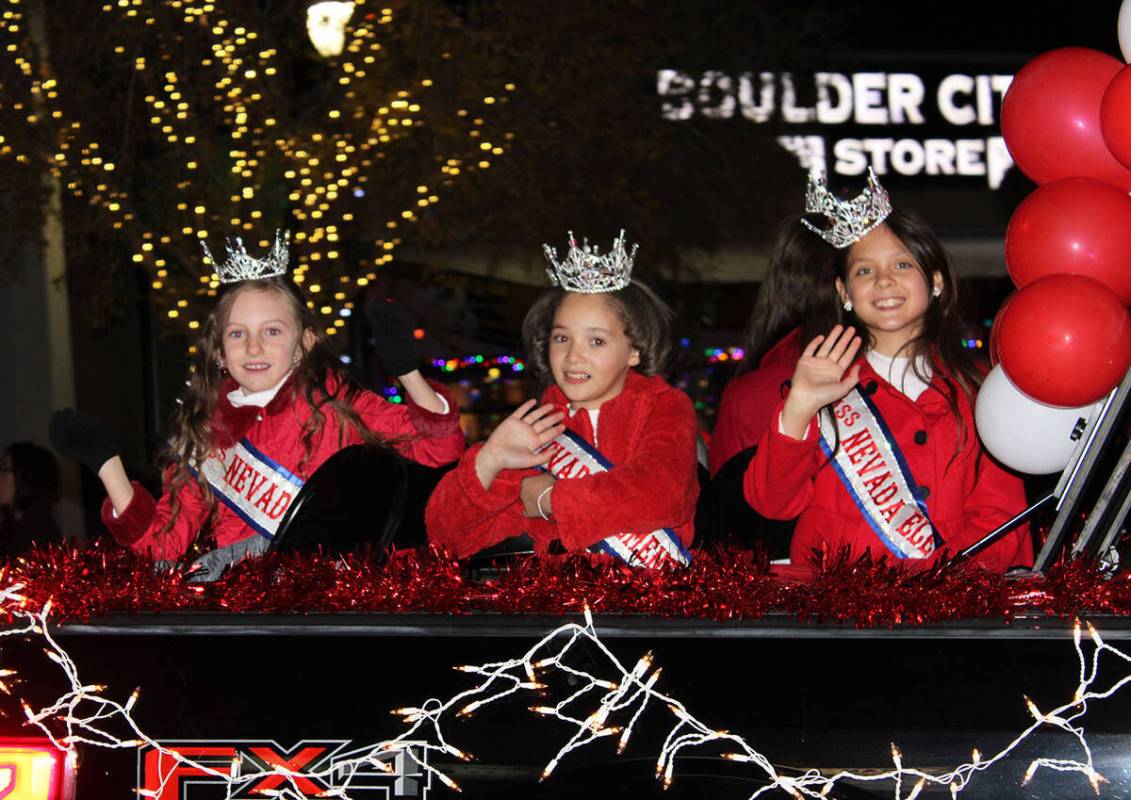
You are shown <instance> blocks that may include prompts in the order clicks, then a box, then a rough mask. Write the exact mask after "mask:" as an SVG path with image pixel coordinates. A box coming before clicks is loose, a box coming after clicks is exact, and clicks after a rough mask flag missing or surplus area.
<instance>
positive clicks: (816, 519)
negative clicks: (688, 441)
mask: <svg viewBox="0 0 1131 800" xmlns="http://www.w3.org/2000/svg"><path fill="white" fill-rule="evenodd" d="M858 363H859V364H860V365H861V370H860V386H861V387H863V389H862V390H863V391H866V392H868V393H869V394H870V395H871V399H872V402H873V403H875V405H876V407H877V408H878V409H879V410H880V413H881V414H882V415H883V417H884V420H885V421H886V422H887V425H888V428H889V429H890V430H891V433H892V436H894V437H895V440H896V441H897V442H898V443H899V446H900V448H901V449H902V450H903V454H904V457H905V458H906V460H907V464H908V466H909V468H910V470H911V473H912V475H913V476H914V480H916V481H918V483H919V485H920V487H921V488H922V489H923V490H924V493H925V494H926V495H927V498H926V505H927V510H928V512H929V513H930V515H931V521H932V522H933V523H934V525H935V528H936V530H937V531H938V533H939V535H940V536H941V537H942V539H943V544H942V547H941V548H940V549H939V552H940V553H941V551H942V550H943V549H946V550H949V551H950V553H951V554H952V555H953V554H954V553H955V552H957V551H959V550H961V549H962V548H964V547H967V546H968V545H971V544H973V543H974V542H976V541H978V539H980V538H981V537H982V536H983V535H985V534H986V533H989V532H990V531H991V530H993V529H994V528H996V527H997V526H998V525H1000V524H1001V523H1003V522H1005V521H1006V520H1008V519H1009V518H1010V517H1012V516H1013V515H1015V514H1017V513H1018V512H1019V511H1021V510H1022V509H1024V508H1025V505H1026V503H1025V492H1024V488H1023V486H1022V483H1021V480H1020V478H1018V477H1016V476H1014V475H1012V474H1010V473H1008V472H1006V471H1005V470H1004V469H1003V468H1001V467H1000V466H998V465H997V464H996V463H995V462H994V461H993V459H991V458H990V457H989V456H988V455H987V454H986V453H985V452H984V451H983V450H982V447H981V445H980V444H979V442H978V434H977V431H976V430H975V428H974V415H973V413H972V410H971V406H970V403H968V402H967V401H966V399H965V396H963V395H960V397H959V411H960V413H961V417H962V422H963V424H964V425H965V435H966V438H965V440H964V442H963V445H962V447H961V448H960V449H959V451H958V453H957V454H956V453H955V445H956V443H957V442H958V437H959V430H958V426H957V424H956V421H955V419H954V417H953V415H952V414H951V410H950V407H949V406H948V405H947V401H946V396H945V395H944V394H943V391H942V390H941V389H940V386H941V385H942V379H941V377H940V376H939V375H937V374H936V375H935V377H934V379H933V380H932V381H931V385H930V386H929V387H928V388H927V389H926V390H925V391H924V392H923V394H921V395H920V396H919V399H918V400H914V401H913V400H911V399H910V398H909V397H907V396H906V395H904V394H903V393H901V392H899V391H898V390H897V389H895V388H894V387H893V386H891V385H890V384H889V383H888V382H887V381H885V380H884V379H883V378H881V377H880V376H879V375H878V374H877V373H876V371H875V370H874V369H872V366H871V364H869V363H868V361H867V359H866V358H864V357H861V358H860V359H858ZM783 405H784V402H781V403H779V404H778V409H777V411H776V413H775V414H774V416H773V419H774V420H775V421H776V420H777V419H778V414H779V413H780V409H781V407H782V406H783ZM806 435H807V438H806V439H804V440H801V441H798V440H796V439H793V438H791V437H789V436H786V435H785V434H783V433H780V432H779V430H778V425H777V424H776V422H775V423H774V424H772V425H770V426H769V427H768V428H767V430H766V431H765V432H764V433H763V434H762V438H761V441H760V442H759V443H758V451H757V452H756V453H755V455H754V458H753V460H752V461H751V462H750V466H749V467H748V468H747V471H746V477H745V485H744V489H745V493H746V499H747V501H748V502H749V503H750V505H752V506H753V507H754V509H755V510H756V511H758V512H759V513H760V514H763V515H764V516H767V517H770V518H772V519H792V518H794V517H797V518H798V520H797V527H796V529H795V530H794V534H793V541H792V544H791V547H790V558H791V561H792V562H793V563H794V564H805V563H808V561H809V559H810V558H811V557H812V555H813V553H814V551H815V550H821V549H824V550H825V551H826V552H829V553H836V552H837V551H838V550H839V549H840V548H841V547H843V546H848V547H849V548H850V550H851V552H852V553H853V554H861V553H863V552H864V551H865V550H871V552H872V555H873V556H877V557H878V556H880V555H883V554H886V553H888V552H889V551H888V550H887V548H886V546H885V545H884V544H883V543H882V542H881V541H880V540H879V538H878V537H877V536H876V534H875V533H874V532H873V531H872V529H871V528H870V527H869V525H868V523H867V521H866V520H865V519H864V518H863V517H862V516H861V513H860V511H859V509H858V508H857V507H856V504H855V502H854V501H853V499H852V497H851V496H850V495H849V493H848V490H847V489H845V487H844V485H843V484H842V483H841V481H840V478H839V477H838V476H837V473H836V471H835V470H834V469H833V467H832V465H831V464H829V463H826V462H827V457H826V456H825V454H824V453H823V452H822V451H821V449H820V446H819V445H818V438H819V437H818V434H817V432H816V425H815V424H812V425H810V426H809V431H808V432H807V434H806ZM975 560H976V561H977V562H979V563H980V564H982V565H983V566H985V567H988V568H990V569H994V570H999V571H1003V570H1005V569H1007V568H1008V567H1012V566H1018V565H1022V566H1029V565H1031V564H1032V561H1033V546H1032V542H1031V540H1030V537H1029V528H1028V526H1025V525H1023V526H1021V527H1020V528H1019V529H1018V530H1015V531H1014V532H1013V533H1010V534H1009V535H1008V536H1006V537H1005V538H1004V539H1003V540H1001V541H999V542H998V543H997V544H995V545H993V546H992V547H990V548H988V549H987V550H983V551H982V553H981V554H979V555H978V556H977V557H976V558H975Z"/></svg>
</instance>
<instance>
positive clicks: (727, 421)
mask: <svg viewBox="0 0 1131 800" xmlns="http://www.w3.org/2000/svg"><path fill="white" fill-rule="evenodd" d="M799 335H800V331H799V330H794V331H792V332H791V333H789V334H788V335H786V336H785V337H784V338H782V339H781V340H780V341H779V342H778V343H777V344H775V345H774V346H773V347H771V348H770V349H769V350H768V351H767V352H766V354H765V355H764V356H762V360H761V361H760V362H759V363H758V368H757V369H755V370H753V371H752V372H747V373H745V374H743V375H739V376H738V377H737V378H735V379H734V380H732V381H731V382H730V383H728V384H727V386H726V389H724V390H723V399H722V400H721V401H720V403H719V415H718V417H717V418H716V419H715V432H714V434H713V435H712V436H711V449H710V451H709V452H708V455H707V461H708V464H709V466H710V468H711V477H714V476H715V474H716V473H717V472H718V471H719V470H720V469H722V467H723V465H724V464H726V463H727V462H728V461H730V460H731V459H732V458H734V456H736V455H737V454H738V453H741V452H742V451H743V450H745V449H747V448H748V447H753V446H754V445H756V444H758V440H759V439H761V438H762V433H763V432H764V431H765V430H766V428H767V427H768V426H769V424H770V421H771V420H772V419H775V418H776V413H777V409H778V405H780V404H781V401H782V398H783V397H785V393H786V387H787V385H788V381H789V379H790V378H791V377H793V368H794V367H795V366H797V359H799V358H800V357H801V348H800V347H799V346H798V343H797V339H798V336H799Z"/></svg>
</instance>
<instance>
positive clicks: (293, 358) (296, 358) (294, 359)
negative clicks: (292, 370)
mask: <svg viewBox="0 0 1131 800" xmlns="http://www.w3.org/2000/svg"><path fill="white" fill-rule="evenodd" d="M300 361H302V358H300V357H299V354H298V353H295V354H294V355H293V356H291V366H292V367H297V366H298V364H299V362H300Z"/></svg>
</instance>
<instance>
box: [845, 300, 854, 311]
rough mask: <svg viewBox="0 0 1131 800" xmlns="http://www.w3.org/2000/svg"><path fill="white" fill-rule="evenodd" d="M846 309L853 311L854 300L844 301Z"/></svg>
mask: <svg viewBox="0 0 1131 800" xmlns="http://www.w3.org/2000/svg"><path fill="white" fill-rule="evenodd" d="M844 310H845V311H851V310H852V301H851V300H845V301H844Z"/></svg>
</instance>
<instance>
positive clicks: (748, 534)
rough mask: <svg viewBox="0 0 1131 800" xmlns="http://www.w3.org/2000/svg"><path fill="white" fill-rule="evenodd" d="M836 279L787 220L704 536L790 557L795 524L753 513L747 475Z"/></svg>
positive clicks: (749, 338)
mask: <svg viewBox="0 0 1131 800" xmlns="http://www.w3.org/2000/svg"><path fill="white" fill-rule="evenodd" d="M832 273H833V253H832V249H831V248H830V247H828V246H827V245H825V244H824V243H823V242H822V241H821V240H820V239H819V238H817V237H816V236H814V235H813V234H812V233H810V232H809V231H807V230H806V229H805V228H803V227H802V226H801V215H799V214H795V215H792V216H790V217H787V218H786V219H785V220H783V221H782V223H781V225H780V226H779V227H778V235H777V239H776V241H775V243H774V249H773V251H772V253H771V254H770V263H769V269H768V270H767V272H766V277H765V280H764V281H763V282H762V286H761V289H760V290H759V292H758V298H757V300H756V301H755V303H754V309H753V311H752V312H751V314H750V320H749V322H748V323H747V330H746V341H745V343H744V348H743V349H744V350H745V352H746V358H745V359H744V360H743V361H741V362H740V364H741V365H742V366H741V367H740V370H739V374H738V375H737V376H736V377H735V378H734V379H733V380H731V381H730V383H728V384H727V387H726V389H725V390H724V391H723V396H722V400H721V401H720V403H719V413H718V417H717V418H716V420H715V430H714V433H713V435H712V436H711V447H710V450H709V452H708V465H709V467H710V471H711V483H710V485H709V487H708V489H707V492H706V497H705V498H704V502H702V503H701V514H702V515H703V516H701V517H700V523H701V524H700V526H699V527H700V534H701V535H704V536H710V537H712V538H713V539H717V540H718V541H720V542H735V543H738V544H741V545H746V546H755V545H757V546H761V547H763V548H764V549H765V551H766V553H767V554H768V555H769V557H770V558H773V559H779V558H784V557H786V556H788V555H789V541H790V536H791V534H792V532H793V524H792V523H791V522H786V521H779V520H769V519H766V518H765V517H763V516H762V515H760V514H758V513H757V512H755V511H754V510H753V509H752V508H751V507H750V504H749V503H747V502H746V498H745V496H744V490H743V476H744V475H745V473H746V467H747V465H748V464H749V463H750V459H751V458H752V457H753V455H754V451H755V447H756V445H757V444H758V440H759V439H761V438H762V434H763V433H764V432H765V431H766V428H768V427H769V425H770V422H771V420H772V419H773V418H774V415H775V413H776V410H777V407H778V404H780V403H781V401H782V398H783V397H784V396H785V393H786V392H787V390H788V387H789V379H790V377H791V376H792V375H793V368H794V365H796V364H797V359H798V358H800V357H801V345H800V341H801V336H800V328H801V327H802V326H804V325H806V324H807V320H808V319H809V317H810V314H811V311H812V307H813V305H814V304H819V303H820V302H821V297H822V293H823V291H824V290H825V289H826V287H827V286H828V285H829V283H830V282H831V276H832Z"/></svg>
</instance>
